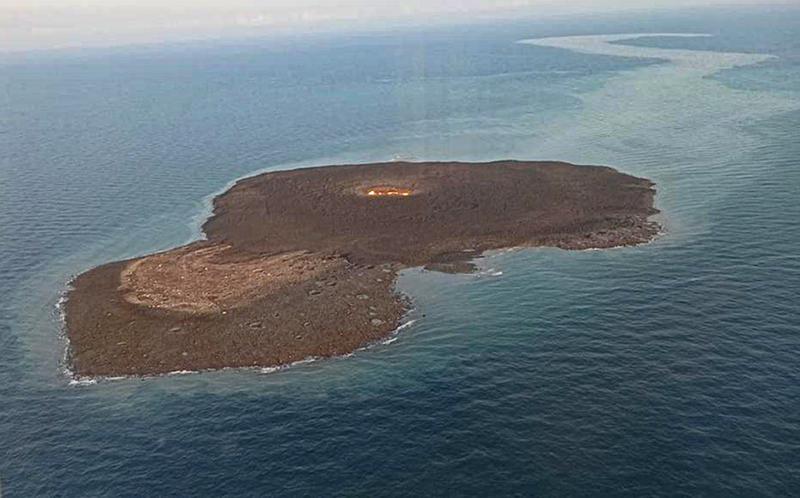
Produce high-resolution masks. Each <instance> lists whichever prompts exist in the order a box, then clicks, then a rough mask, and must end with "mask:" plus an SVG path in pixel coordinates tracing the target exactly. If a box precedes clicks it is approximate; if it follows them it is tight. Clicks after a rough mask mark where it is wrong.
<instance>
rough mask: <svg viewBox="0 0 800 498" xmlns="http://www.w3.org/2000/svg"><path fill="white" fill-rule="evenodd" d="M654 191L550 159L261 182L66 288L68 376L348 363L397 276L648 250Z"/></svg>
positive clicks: (296, 173)
mask: <svg viewBox="0 0 800 498" xmlns="http://www.w3.org/2000/svg"><path fill="white" fill-rule="evenodd" d="M376 186H377V187H376ZM653 186H654V184H653V183H652V182H650V181H649V180H645V179H642V178H636V177H633V176H630V175H626V174H624V173H620V172H618V171H616V170H614V169H612V168H608V167H595V166H576V165H571V164H568V163H559V162H524V161H495V162H491V163H445V162H437V163H405V162H394V163H378V164H365V165H364V164H362V165H336V166H312V167H304V168H300V169H295V170H277V171H275V170H270V171H269V172H266V173H257V172H256V173H253V174H251V175H248V176H245V177H243V178H240V179H237V180H234V181H232V182H230V183H229V184H228V186H227V187H226V188H227V190H224V191H223V192H222V193H221V194H216V195H215V196H213V197H212V196H208V197H206V198H205V199H204V202H203V204H204V206H206V208H204V210H203V211H204V212H207V209H208V206H209V200H210V205H211V215H210V216H209V217H208V218H207V219H206V220H205V221H204V222H203V223H202V224H201V225H200V228H201V233H200V234H199V235H200V236H201V237H202V236H204V238H201V239H199V240H198V239H194V240H192V241H191V242H189V243H188V244H186V245H184V246H180V247H177V248H174V249H169V250H166V251H161V252H159V253H155V254H150V255H147V256H143V257H138V258H132V259H131V260H126V261H119V262H113V263H108V264H105V265H101V266H99V267H97V268H94V269H92V270H89V271H88V272H85V273H83V274H81V275H79V276H77V277H75V278H74V279H72V280H71V281H70V282H69V284H68V288H67V290H66V291H65V293H64V294H63V295H62V299H61V300H60V305H61V311H62V313H61V318H62V324H63V330H64V337H65V340H66V346H65V360H64V364H65V371H66V373H67V375H68V376H70V377H71V378H72V379H73V380H76V381H77V380H90V379H108V378H117V377H122V378H127V377H131V376H132V377H150V376H161V375H167V374H173V375H174V374H175V372H181V373H186V372H190V373H194V372H204V371H213V370H222V369H242V368H245V369H253V370H255V369H259V370H260V371H264V370H265V369H266V370H269V371H276V370H281V369H285V368H287V367H288V366H291V365H294V364H296V363H298V362H306V361H308V360H309V359H311V361H313V360H315V359H322V358H330V357H339V356H346V355H349V354H352V353H353V352H355V351H359V350H361V349H364V348H369V347H371V346H373V345H375V344H378V343H381V342H385V341H386V340H387V338H388V339H389V340H392V339H393V338H394V340H396V334H397V333H398V332H399V331H400V330H402V329H403V328H405V327H407V326H409V325H410V323H405V322H403V318H404V317H407V315H408V312H409V309H410V306H409V305H408V302H409V301H410V299H411V297H410V296H407V295H405V294H402V293H400V292H399V291H398V290H397V288H396V280H397V276H398V275H397V274H398V272H400V271H402V270H405V269H409V268H416V267H424V268H426V269H428V270H432V271H434V270H435V271H441V272H445V273H467V272H472V271H474V269H475V265H474V260H475V259H476V258H478V257H482V256H484V255H486V256H489V254H486V253H487V252H490V251H494V250H504V249H508V248H532V247H546V246H551V247H557V248H562V249H567V250H587V249H608V248H613V247H629V246H633V245H640V244H646V243H650V242H652V240H654V239H655V238H657V237H659V236H660V235H661V233H662V230H661V228H662V226H663V225H662V224H660V223H658V222H656V221H654V220H652V219H651V217H652V216H653V215H655V214H657V213H658V210H657V209H656V208H655V207H654V198H655V190H654V189H653ZM609 196H610V197H609ZM303 199H306V200H305V201H304V200H303ZM367 199H369V200H367ZM402 203H406V204H402ZM531 216H534V218H531ZM200 217H201V214H198V215H197V217H195V218H194V219H193V222H192V225H193V226H197V225H196V223H198V222H199V221H200ZM476 220H477V221H478V223H476V222H475V221H476ZM523 220H526V221H523ZM541 220H543V221H541ZM637 220H638V221H637ZM331 225H333V226H331ZM395 232H396V233H395ZM267 234H268V235H267ZM398 244H399V245H398ZM276 272H277V273H276ZM287 296H288V297H287ZM264 310H277V311H275V312H274V316H267V315H266V314H265V312H264ZM284 313H285V314H284ZM281 315H283V316H281ZM295 315H298V316H299V317H300V318H299V319H298V318H297V317H296V316H295ZM412 323H413V322H412ZM331 334H333V335H331ZM111 335H114V337H113V338H112V337H110V336H111ZM115 341H116V342H115ZM137 351H138V352H137ZM180 351H182V353H180ZM304 352H305V353H304ZM178 355H179V356H178ZM159 365H160V366H159ZM170 365H174V366H175V367H177V368H169V366H170Z"/></svg>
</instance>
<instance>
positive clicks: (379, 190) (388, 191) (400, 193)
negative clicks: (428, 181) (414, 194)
mask: <svg viewBox="0 0 800 498" xmlns="http://www.w3.org/2000/svg"><path fill="white" fill-rule="evenodd" d="M367 195H368V196H370V197H384V196H393V197H408V196H409V195H411V191H410V190H408V189H403V188H394V187H375V188H373V189H370V190H369V191H368V192H367Z"/></svg>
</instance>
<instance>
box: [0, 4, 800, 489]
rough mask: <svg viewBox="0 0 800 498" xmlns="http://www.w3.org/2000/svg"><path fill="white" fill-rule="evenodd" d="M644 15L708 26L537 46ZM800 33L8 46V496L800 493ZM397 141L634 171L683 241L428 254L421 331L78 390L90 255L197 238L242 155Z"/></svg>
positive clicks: (335, 153)
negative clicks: (275, 367) (78, 309)
mask: <svg viewBox="0 0 800 498" xmlns="http://www.w3.org/2000/svg"><path fill="white" fill-rule="evenodd" d="M643 32H645V33H675V32H681V33H707V34H711V35H713V36H711V37H703V38H675V37H665V36H658V37H647V38H640V39H637V40H634V41H631V40H623V41H616V42H612V43H611V44H609V43H606V41H607V40H604V39H602V38H597V37H592V38H581V39H577V40H576V39H567V40H565V39H563V38H559V39H557V40H553V39H552V38H551V39H549V40H547V41H545V42H542V41H535V42H533V43H524V44H523V43H517V42H518V41H519V40H525V39H540V38H543V37H562V36H569V35H596V34H614V33H643ZM798 34H800V11H797V10H792V9H784V10H775V11H770V10H769V9H759V11H747V10H735V11H726V12H723V11H704V12H687V13H681V12H676V13H669V14H667V13H665V14H659V15H652V16H648V17H646V18H644V17H628V18H618V19H614V18H599V19H597V18H596V19H575V20H560V21H558V22H549V23H536V22H517V23H510V24H505V25H496V26H489V25H487V26H479V27H472V28H470V29H463V28H459V29H447V30H439V31H430V32H419V33H413V34H371V35H364V36H348V37H344V36H338V37H330V38H321V37H320V38H315V39H308V40H305V41H302V42H301V41H292V42H289V41H286V40H272V41H263V42H248V43H236V44H234V43H231V44H220V43H216V44H203V45H187V46H173V47H166V48H160V49H117V50H110V51H91V52H68V53H59V54H38V55H35V56H34V55H28V56H16V57H6V58H5V59H4V60H3V61H2V63H0V82H2V89H3V91H2V94H0V98H2V101H1V102H0V109H2V110H1V111H0V443H2V444H1V445H0V446H1V447H2V450H0V451H1V452H0V481H1V482H2V489H3V491H4V492H5V493H6V495H8V496H40V495H44V496H48V495H49V496H141V495H156V496H158V495H175V496H183V495H187V494H208V495H258V496H262V495H348V496H349V495H368V496H373V495H407V494H448V493H449V494H454V493H458V494H477V495H487V494H525V495H530V494H541V495H559V496H563V495H596V494H603V495H637V496H638V495H644V494H649V495H676V494H693V495H694V494H712V495H738V496H754V495H768V496H769V495H772V496H785V495H792V494H795V493H797V492H798V490H800V465H799V464H798V462H800V415H798V414H800V402H798V400H800V387H798V386H800V382H799V381H800V367H799V366H798V365H800V362H798V360H800V326H799V325H798V323H799V322H800V320H799V319H800V308H798V305H797V301H798V291H800V256H798V254H797V248H798V246H799V245H800V228H799V227H798V223H797V220H798V219H800V203H798V202H797V199H798V194H800V160H798V157H800V142H798V140H797V138H798V135H797V130H798V126H799V125H800V72H798V67H800V66H799V64H800V46H798V42H797V40H800V36H798ZM576 44H577V45H576ZM664 49H669V50H667V51H665V50H664ZM576 50H577V51H576ZM730 54H747V55H730ZM733 66H736V67H733ZM398 156H399V157H403V158H417V159H448V158H455V159H467V160H486V159H497V158H504V157H513V158H523V159H562V160H567V161H573V162H580V163H596V164H608V165H613V166H615V167H617V168H619V169H621V170H623V171H626V172H629V173H633V174H636V175H641V176H646V177H648V178H651V179H653V180H654V181H656V182H657V188H658V192H659V193H658V198H657V202H658V206H659V207H660V208H661V209H662V210H663V211H664V223H665V226H666V228H667V233H666V234H665V235H664V236H663V237H661V238H660V239H658V240H657V241H656V242H654V243H653V244H650V245H647V246H642V247H636V248H627V249H618V250H610V251H588V252H563V251H558V250H552V249H542V250H528V251H511V252H502V253H498V254H493V255H491V256H490V257H488V258H486V259H484V260H482V261H481V265H482V268H483V270H484V271H482V272H480V273H479V274H477V275H473V276H447V275H440V274H436V273H423V272H420V271H418V270H411V271H408V272H407V273H406V274H404V275H403V278H402V280H401V282H400V286H401V288H402V289H403V290H404V291H406V292H408V293H409V294H410V295H411V296H412V297H413V299H414V303H415V311H414V313H413V314H412V317H411V318H414V319H416V321H415V322H414V324H413V325H412V326H410V327H408V328H406V329H404V330H403V331H402V332H401V334H399V335H398V336H397V338H396V340H395V341H394V342H392V343H390V344H384V345H378V346H375V347H373V348H371V349H369V350H366V351H361V352H358V353H356V354H355V355H353V356H351V357H348V358H341V359H336V360H331V361H324V362H314V363H307V364H303V365H298V366H295V367H293V368H291V369H288V370H284V371H280V372H276V373H271V374H266V375H264V374H259V373H258V372H253V371H226V372H217V373H208V374H202V375H186V376H171V377H162V378H154V379H146V380H135V379H128V380H117V381H111V382H100V383H97V384H88V385H71V384H70V382H69V378H68V377H67V376H65V375H64V373H63V367H64V365H63V363H62V357H63V354H64V346H65V344H64V341H63V338H62V337H61V331H60V322H59V315H58V312H57V309H56V304H57V302H58V299H59V297H60V295H61V294H62V293H63V290H64V288H65V285H66V283H67V282H68V281H69V279H70V278H71V276H72V275H74V274H76V273H79V272H80V271H83V270H84V269H87V268H90V267H92V266H94V265H96V264H100V263H102V262H105V261H109V260H113V259H118V258H122V257H127V256H132V255H137V254H143V253H147V252H151V251H153V250H158V249H163V248H167V247H170V246H173V245H176V244H181V243H183V242H185V241H187V240H190V239H192V238H193V237H196V236H197V235H198V233H197V230H198V226H199V224H200V222H201V221H202V219H203V216H204V215H205V213H206V212H207V203H208V199H209V198H210V196H213V194H214V193H216V192H219V191H220V190H221V189H224V188H225V186H226V185H227V184H229V182H230V181H232V180H234V179H235V178H238V177H241V176H242V175H247V174H251V173H253V172H255V171H258V170H262V169H270V168H287V167H294V166H303V165H311V164H325V163H330V162H364V161H373V160H387V159H391V158H393V157H398Z"/></svg>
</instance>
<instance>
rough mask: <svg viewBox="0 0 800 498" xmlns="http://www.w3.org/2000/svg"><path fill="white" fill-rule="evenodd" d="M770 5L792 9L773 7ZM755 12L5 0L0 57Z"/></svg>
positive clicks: (504, 3)
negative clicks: (498, 23) (616, 15)
mask: <svg viewBox="0 0 800 498" xmlns="http://www.w3.org/2000/svg"><path fill="white" fill-rule="evenodd" d="M770 4H771V5H783V4H785V5H791V2H786V1H784V0H775V1H772V2H770ZM720 5H730V6H741V5H759V2H756V1H753V0H702V1H690V0H672V1H669V0H653V1H651V2H648V3H647V5H642V3H641V2H637V1H634V0H594V1H590V0H578V1H573V2H569V5H566V6H565V5H564V2H563V1H562V2H559V1H556V0H497V1H487V0H458V1H457V0H431V1H425V0H410V1H406V2H404V3H403V4H402V6H401V7H398V6H397V5H396V4H395V3H393V2H388V1H385V0H379V1H371V2H370V1H368V0H344V1H337V2H330V1H322V0H295V1H291V0H273V1H269V2H264V1H259V0H230V1H227V2H224V3H221V2H218V1H213V0H196V1H190V0H173V1H171V2H168V3H165V2H159V1H157V0H139V1H134V0H110V1H102V0H9V1H7V2H5V3H4V4H3V5H2V6H0V30H2V32H3V36H2V37H0V51H25V50H40V49H54V48H67V47H70V48H72V47H99V46H115V45H126V44H138V43H158V42H172V41H185V40H195V39H207V38H225V37H236V36H253V35H257V36H261V35H269V34H276V33H305V32H313V31H318V30H324V29H358V28H364V27H381V26H386V25H389V24H390V23H394V22H404V23H408V24H412V25H413V24H445V23H449V22H459V21H466V20H473V19H476V20H477V19H487V18H489V19H490V18H493V17H498V18H502V17H513V16H525V17H535V16H549V15H563V14H575V13H592V12H613V11H620V10H631V9H636V10H647V9H664V8H685V7H708V6H720Z"/></svg>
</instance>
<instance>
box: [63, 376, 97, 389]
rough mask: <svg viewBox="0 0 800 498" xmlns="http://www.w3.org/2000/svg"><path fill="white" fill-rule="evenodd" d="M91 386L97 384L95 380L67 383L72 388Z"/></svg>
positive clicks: (74, 380) (78, 380)
mask: <svg viewBox="0 0 800 498" xmlns="http://www.w3.org/2000/svg"><path fill="white" fill-rule="evenodd" d="M93 384H97V379H93V378H86V379H71V380H70V381H69V385H70V386H73V387H82V386H91V385H93Z"/></svg>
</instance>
